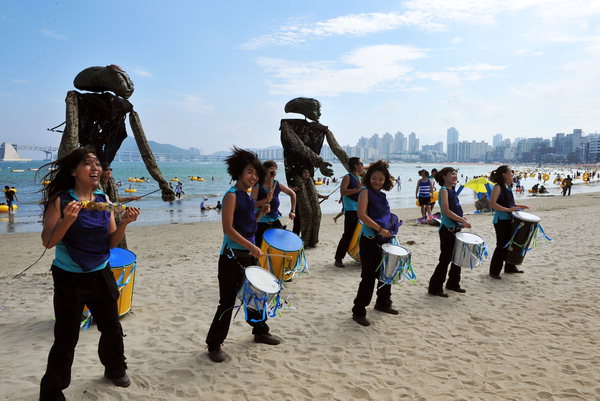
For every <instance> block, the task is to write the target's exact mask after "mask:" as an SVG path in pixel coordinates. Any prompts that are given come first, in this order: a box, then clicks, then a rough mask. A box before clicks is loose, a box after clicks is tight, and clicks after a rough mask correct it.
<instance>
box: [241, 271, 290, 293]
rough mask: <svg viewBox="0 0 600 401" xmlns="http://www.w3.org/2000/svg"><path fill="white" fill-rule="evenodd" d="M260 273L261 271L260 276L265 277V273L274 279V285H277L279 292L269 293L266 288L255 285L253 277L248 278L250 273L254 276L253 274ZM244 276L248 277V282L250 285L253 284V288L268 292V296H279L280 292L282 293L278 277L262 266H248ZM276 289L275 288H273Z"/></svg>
mask: <svg viewBox="0 0 600 401" xmlns="http://www.w3.org/2000/svg"><path fill="white" fill-rule="evenodd" d="M255 271H256V272H258V271H260V274H259V275H263V276H264V275H265V273H267V276H270V277H269V278H272V279H273V283H274V284H276V285H277V291H274V292H271V291H267V290H265V289H264V288H260V287H259V286H257V285H256V284H255V283H253V282H252V280H251V277H248V273H249V272H250V273H251V274H252V272H255ZM244 276H245V277H246V280H248V282H249V283H250V284H252V286H253V287H254V288H256V289H258V290H260V291H263V292H266V293H267V294H277V293H278V292H279V291H281V283H280V282H279V280H278V279H277V277H275V275H274V274H273V273H271V272H270V271H268V270H265V269H263V268H262V267H260V266H248V267H246V270H245V272H244ZM273 287H274V288H275V286H273Z"/></svg>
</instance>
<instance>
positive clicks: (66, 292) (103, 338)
mask: <svg viewBox="0 0 600 401" xmlns="http://www.w3.org/2000/svg"><path fill="white" fill-rule="evenodd" d="M52 278H53V280H54V315H55V317H56V321H55V322H54V344H53V345H52V348H51V349H50V354H49V355H48V365H47V367H46V373H45V374H44V377H42V382H41V385H40V400H64V396H63V394H62V390H64V389H66V388H67V387H69V384H70V382H71V366H72V365H73V357H74V355H75V346H76V345H77V341H78V340H79V331H80V324H81V315H82V313H83V305H84V304H85V305H87V306H88V308H89V310H90V312H91V314H92V316H93V317H94V321H95V322H96V325H97V327H98V330H99V331H100V332H101V335H100V341H99V343H98V355H99V356H100V362H102V364H103V365H104V366H105V369H106V371H107V373H108V374H109V375H110V376H111V377H121V376H123V375H124V374H125V369H127V365H126V364H125V355H124V347H123V329H122V328H121V323H120V322H119V311H118V307H117V302H116V301H117V298H118V297H119V291H118V289H117V284H116V282H115V278H114V276H113V274H112V271H111V269H110V267H109V266H107V267H106V268H105V269H102V270H100V271H97V272H93V273H71V272H67V271H65V270H62V269H60V268H58V267H56V266H52Z"/></svg>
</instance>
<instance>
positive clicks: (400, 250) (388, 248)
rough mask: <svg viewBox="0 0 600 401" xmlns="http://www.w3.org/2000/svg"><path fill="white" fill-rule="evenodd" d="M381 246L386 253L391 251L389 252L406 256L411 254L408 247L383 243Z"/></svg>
mask: <svg viewBox="0 0 600 401" xmlns="http://www.w3.org/2000/svg"><path fill="white" fill-rule="evenodd" d="M381 248H382V249H383V251H384V252H385V253H389V254H391V255H395V256H406V255H408V254H410V252H409V251H408V249H406V248H404V247H402V246H400V245H394V244H383V245H381Z"/></svg>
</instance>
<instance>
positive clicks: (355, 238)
mask: <svg viewBox="0 0 600 401" xmlns="http://www.w3.org/2000/svg"><path fill="white" fill-rule="evenodd" d="M362 226H363V225H362V223H361V221H360V220H359V221H358V223H357V224H356V228H355V229H354V234H352V239H351V240H350V245H348V255H350V256H351V257H352V259H354V260H356V261H357V262H360V250H359V243H360V232H361V230H362Z"/></svg>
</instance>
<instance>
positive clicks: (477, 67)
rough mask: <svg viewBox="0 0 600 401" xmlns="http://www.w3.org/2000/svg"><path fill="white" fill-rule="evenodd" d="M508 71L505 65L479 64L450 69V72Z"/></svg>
mask: <svg viewBox="0 0 600 401" xmlns="http://www.w3.org/2000/svg"><path fill="white" fill-rule="evenodd" d="M504 69H506V66H504V65H491V64H487V63H477V64H472V65H465V66H462V67H450V68H448V70H450V71H499V70H504Z"/></svg>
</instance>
